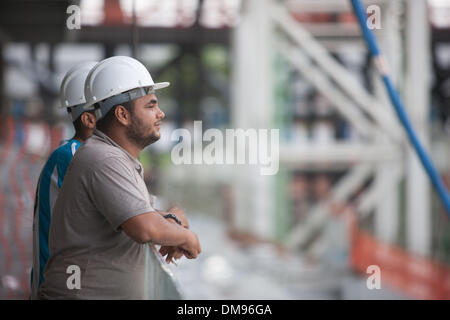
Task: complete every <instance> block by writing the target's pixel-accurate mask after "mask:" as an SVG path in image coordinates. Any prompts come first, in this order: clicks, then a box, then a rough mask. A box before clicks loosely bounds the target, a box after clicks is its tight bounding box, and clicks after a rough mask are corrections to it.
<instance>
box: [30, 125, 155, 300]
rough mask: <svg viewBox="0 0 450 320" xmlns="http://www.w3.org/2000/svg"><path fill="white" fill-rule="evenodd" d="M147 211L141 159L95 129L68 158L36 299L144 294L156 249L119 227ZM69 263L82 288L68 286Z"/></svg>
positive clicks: (148, 205)
mask: <svg viewBox="0 0 450 320" xmlns="http://www.w3.org/2000/svg"><path fill="white" fill-rule="evenodd" d="M150 211H155V210H154V209H153V208H152V206H151V202H150V195H149V193H148V190H147V187H146V185H145V183H144V180H143V168H142V165H141V164H140V162H139V161H138V160H136V159H135V158H133V157H132V156H131V155H130V154H129V153H128V152H127V151H125V150H124V149H123V148H121V147H120V146H119V145H118V144H116V143H115V142H114V141H113V140H112V139H110V138H109V137H108V136H107V135H105V134H103V133H102V132H101V131H99V130H95V132H94V134H93V136H92V137H91V138H89V139H88V140H87V141H86V143H85V144H84V145H83V146H81V147H80V148H79V149H78V151H77V153H76V154H75V156H74V158H73V159H72V162H71V163H70V166H69V168H68V170H67V174H66V176H65V179H64V183H63V185H62V187H61V191H60V193H59V196H58V199H57V200H56V203H55V206H54V209H53V216H52V222H51V226H50V236H49V247H50V258H49V261H48V263H47V266H46V268H45V271H44V282H43V283H42V285H41V287H40V289H39V292H38V296H39V298H40V299H146V298H148V292H147V291H146V290H148V288H146V286H147V285H148V283H147V278H146V277H147V276H148V274H147V273H148V271H149V266H148V263H149V261H154V256H152V257H150V258H149V254H154V253H153V252H152V250H150V249H149V246H148V245H146V244H139V243H137V242H135V241H133V240H132V239H131V238H130V237H128V236H127V235H126V234H125V233H124V232H123V231H121V228H120V226H121V224H122V223H123V222H125V221H126V220H128V219H129V218H131V217H134V216H137V215H139V214H143V213H145V212H150ZM71 265H72V266H76V267H75V268H79V270H80V285H81V288H80V289H77V288H73V286H71V287H72V289H69V287H70V285H69V286H68V285H67V282H68V279H69V277H71V276H72V275H73V274H75V271H74V270H75V269H74V267H71V269H70V268H69V267H70V266H71ZM68 268H69V270H68ZM69 282H71V283H76V282H75V281H74V278H71V279H69Z"/></svg>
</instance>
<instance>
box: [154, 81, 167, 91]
mask: <svg viewBox="0 0 450 320" xmlns="http://www.w3.org/2000/svg"><path fill="white" fill-rule="evenodd" d="M168 86H170V82H158V83H155V85H154V86H153V90H159V89H162V88H166V87H168Z"/></svg>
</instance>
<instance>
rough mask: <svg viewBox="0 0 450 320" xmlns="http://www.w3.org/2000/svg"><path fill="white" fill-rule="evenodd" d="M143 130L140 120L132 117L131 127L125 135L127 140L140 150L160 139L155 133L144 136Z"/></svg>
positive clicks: (143, 126)
mask: <svg viewBox="0 0 450 320" xmlns="http://www.w3.org/2000/svg"><path fill="white" fill-rule="evenodd" d="M145 129H146V128H145V125H144V124H143V123H142V121H141V119H139V118H138V117H136V116H134V115H132V116H131V125H130V126H128V127H127V129H126V131H125V134H126V136H127V138H128V139H129V140H130V141H132V142H133V143H134V144H135V145H137V146H138V147H140V148H141V149H144V148H145V147H147V146H149V145H151V144H152V143H155V142H156V141H158V140H159V138H160V135H159V134H157V133H152V134H150V135H146V134H145V131H146V130H145Z"/></svg>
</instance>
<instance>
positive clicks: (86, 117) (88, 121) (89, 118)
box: [81, 112, 97, 129]
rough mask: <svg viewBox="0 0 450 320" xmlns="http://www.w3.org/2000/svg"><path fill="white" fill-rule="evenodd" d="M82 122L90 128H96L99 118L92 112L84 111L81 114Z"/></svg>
mask: <svg viewBox="0 0 450 320" xmlns="http://www.w3.org/2000/svg"><path fill="white" fill-rule="evenodd" d="M81 122H82V123H83V126H84V127H86V128H88V129H95V124H96V122H97V119H96V118H95V116H94V115H93V114H92V113H90V112H83V113H82V114H81Z"/></svg>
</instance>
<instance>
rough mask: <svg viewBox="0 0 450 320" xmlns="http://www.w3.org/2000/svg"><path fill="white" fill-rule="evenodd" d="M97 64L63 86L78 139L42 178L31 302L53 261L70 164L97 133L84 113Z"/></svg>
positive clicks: (55, 155)
mask: <svg viewBox="0 0 450 320" xmlns="http://www.w3.org/2000/svg"><path fill="white" fill-rule="evenodd" d="M96 64H97V62H85V63H82V64H80V65H77V66H75V67H74V68H72V69H70V70H69V71H68V72H67V73H66V75H65V76H64V79H63V81H62V83H61V88H60V99H61V106H60V107H61V108H67V111H68V113H69V115H70V117H71V120H72V122H73V126H74V128H75V135H74V136H73V137H72V138H71V139H70V140H67V141H63V143H62V145H61V146H59V147H58V148H57V149H56V150H54V151H53V152H52V154H51V155H50V157H49V158H48V160H47V162H46V163H45V166H44V168H43V169H42V172H41V175H40V177H39V182H38V185H37V189H36V199H35V204H34V218H33V268H32V271H31V298H32V299H35V298H36V295H37V291H38V289H39V286H40V285H41V283H42V282H43V272H44V268H45V265H46V263H47V260H48V258H49V248H48V237H49V230H50V221H51V216H52V208H53V205H54V204H55V201H56V198H57V196H58V193H59V190H60V188H61V186H62V183H63V180H64V176H65V174H66V171H67V168H68V166H69V163H70V161H71V160H72V158H73V156H74V154H75V152H76V150H77V149H78V147H80V146H81V144H82V143H83V142H84V141H85V140H86V139H87V138H89V137H90V136H91V135H92V133H93V131H94V129H95V122H96V119H95V116H94V112H93V111H91V110H88V111H85V110H84V109H83V107H84V105H85V103H86V99H85V97H84V82H85V80H86V78H87V75H88V73H89V71H90V70H91V69H92V68H93V67H94V66H95V65H96Z"/></svg>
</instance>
